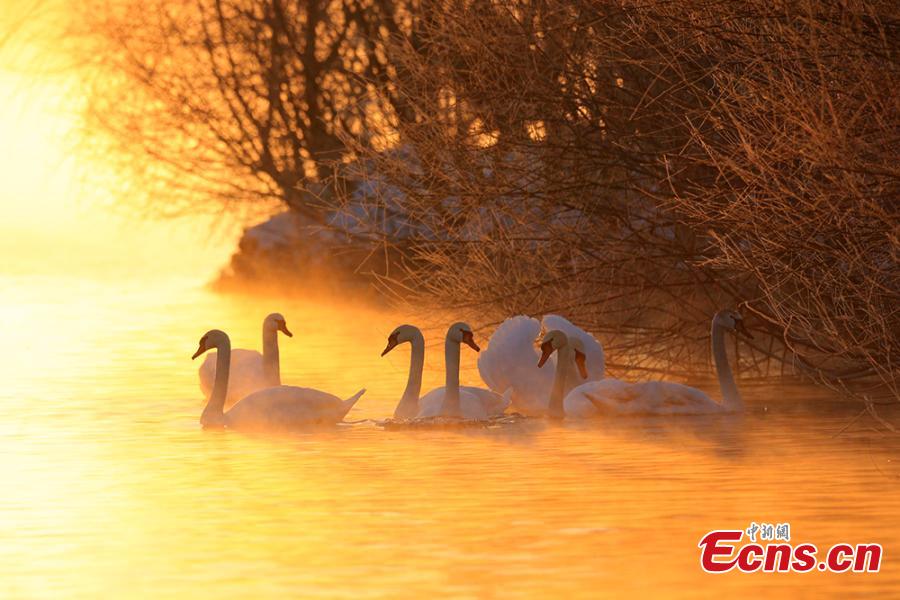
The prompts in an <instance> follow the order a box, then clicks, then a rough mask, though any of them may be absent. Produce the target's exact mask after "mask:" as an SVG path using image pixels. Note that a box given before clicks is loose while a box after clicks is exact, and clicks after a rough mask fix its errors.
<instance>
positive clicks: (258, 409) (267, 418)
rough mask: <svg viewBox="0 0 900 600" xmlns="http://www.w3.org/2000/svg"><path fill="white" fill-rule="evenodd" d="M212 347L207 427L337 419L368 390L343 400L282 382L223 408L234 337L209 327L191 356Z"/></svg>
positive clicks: (267, 425)
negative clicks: (213, 363) (213, 370)
mask: <svg viewBox="0 0 900 600" xmlns="http://www.w3.org/2000/svg"><path fill="white" fill-rule="evenodd" d="M213 348H215V349H216V351H217V352H216V354H217V356H216V379H215V381H214V382H213V389H212V394H210V397H209V401H208V402H207V403H206V408H204V409H203V414H202V415H200V424H201V425H203V427H204V428H205V427H230V428H232V429H251V430H265V429H267V430H273V429H282V430H283V429H291V428H295V427H298V426H301V425H308V424H310V423H337V422H338V421H341V420H342V419H343V418H344V416H345V415H346V414H347V413H348V412H349V411H350V409H351V408H353V405H354V404H356V401H357V400H359V397H360V396H362V395H363V394H364V393H365V391H366V390H365V389H362V390H360V391H358V392H356V393H355V394H354V395H353V396H351V397H350V398H348V399H347V400H341V399H340V398H338V397H337V396H333V395H332V394H328V393H326V392H321V391H319V390H314V389H310V388H301V387H295V386H290V385H280V386H276V387H270V388H265V389H262V390H258V391H256V392H253V393H252V394H250V395H249V396H247V397H246V398H243V399H242V400H240V401H238V402H237V404H235V405H234V406H233V407H231V409H230V410H229V411H228V412H224V407H225V398H226V397H227V394H228V372H229V370H230V368H231V340H229V339H228V335H227V334H226V333H225V332H223V331H219V330H218V329H213V330H211V331H207V332H206V334H205V335H204V336H203V337H202V338H200V345H199V347H198V348H197V351H196V352H195V353H194V356H192V357H191V359H195V358H197V357H198V356H200V355H201V354H203V353H204V352H206V351H207V350H211V349H213Z"/></svg>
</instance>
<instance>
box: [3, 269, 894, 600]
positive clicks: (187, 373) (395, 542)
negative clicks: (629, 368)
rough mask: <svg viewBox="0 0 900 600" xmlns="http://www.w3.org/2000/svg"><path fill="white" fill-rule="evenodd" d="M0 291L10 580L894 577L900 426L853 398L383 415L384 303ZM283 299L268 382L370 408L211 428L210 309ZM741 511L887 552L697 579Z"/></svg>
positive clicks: (170, 591) (303, 592)
mask: <svg viewBox="0 0 900 600" xmlns="http://www.w3.org/2000/svg"><path fill="white" fill-rule="evenodd" d="M0 289H2V291H3V294H2V296H0V340H2V344H3V346H4V347H6V348H7V349H14V351H9V350H7V351H6V352H5V353H4V354H3V357H4V360H3V361H2V363H0V378H2V381H3V385H2V386H0V477H2V484H3V485H2V491H0V597H22V598H34V597H45V596H65V597H85V598H87V597H99V596H103V597H154V598H156V597H196V596H203V597H219V598H225V597H233V598H247V597H286V596H287V597H328V598H331V597H346V598H396V597H435V596H446V597H476V596H479V597H585V598H586V597H622V596H624V595H626V594H629V595H631V594H636V593H651V592H652V593H653V594H655V595H660V594H661V595H671V596H676V597H714V596H718V595H720V594H722V593H724V592H742V593H751V592H754V593H755V592H760V591H766V592H767V593H770V594H776V595H779V596H784V597H795V596H804V595H806V596H809V597H821V596H825V595H833V596H835V597H846V595H847V594H848V592H853V593H861V592H871V593H878V594H879V595H884V594H886V593H888V592H891V593H894V594H896V593H898V585H900V568H898V564H900V563H898V560H897V558H896V557H897V556H898V554H897V553H898V551H900V539H898V532H900V510H898V508H900V501H898V492H897V490H898V474H900V469H898V468H897V464H896V462H894V461H896V458H897V456H898V452H897V450H898V444H897V440H896V437H893V438H891V437H887V438H886V437H883V436H881V435H879V434H877V433H875V432H872V431H870V430H867V429H866V428H864V427H858V426H853V427H851V428H850V429H849V430H848V431H847V432H845V433H843V434H841V435H837V436H836V435H835V434H837V433H838V432H839V431H840V430H841V429H842V427H843V426H844V425H845V424H847V422H848V421H849V420H850V418H851V417H852V415H853V414H855V409H840V408H833V407H832V408H828V407H827V405H824V404H822V403H821V401H813V400H814V399H813V398H811V397H806V396H804V395H802V394H798V393H797V392H796V391H787V390H779V389H769V390H758V391H754V392H750V393H748V394H747V395H748V400H749V401H750V403H751V407H750V409H749V410H748V411H747V413H746V414H744V415H742V416H737V417H709V418H681V419H652V418H647V419H635V418H630V419H619V420H606V421H599V422H590V423H584V422H582V423H578V422H576V423H565V424H561V425H560V424H551V423H546V422H543V421H540V420H535V421H528V422H524V423H518V424H515V425H510V426H507V427H499V428H496V429H490V430H462V431H384V430H382V429H381V428H379V427H377V426H376V425H374V424H372V423H371V422H367V421H364V420H365V419H375V418H383V417H385V416H388V415H390V413H391V411H392V409H393V405H394V404H395V402H396V401H397V400H398V398H399V395H400V393H401V392H402V388H403V384H404V382H405V377H406V369H407V360H408V352H407V351H406V350H405V349H398V350H395V351H394V352H393V353H391V354H390V355H389V356H388V357H385V358H380V357H379V354H380V351H381V349H382V348H383V346H384V342H385V339H386V336H387V334H388V333H389V332H390V330H391V329H392V328H393V326H394V325H396V324H397V321H398V317H396V316H392V315H389V314H386V313H381V312H379V311H377V310H374V309H371V308H364V307H358V306H354V305H352V304H350V303H344V302H343V301H329V302H317V301H310V302H301V301H293V302H288V301H285V300H281V301H274V300H257V301H249V300H245V299H243V300H242V299H240V298H227V297H220V296H215V295H212V294H210V293H208V292H205V291H202V290H199V289H196V288H192V287H191V286H187V285H183V284H180V283H170V284H167V285H162V284H159V285H157V286H156V287H155V288H154V289H147V287H145V286H142V285H138V284H135V283H131V284H127V283H111V282H90V281H86V280H84V279H82V278H65V277H62V276H56V277H53V278H51V279H47V278H41V277H27V276H16V277H13V276H7V277H3V278H2V279H0ZM276 309H277V310H280V311H282V312H283V313H284V314H285V315H286V317H287V319H288V323H289V325H290V327H291V329H292V330H293V332H294V334H295V335H294V337H293V338H292V339H286V338H282V342H281V349H282V351H281V357H282V363H283V367H282V373H283V379H284V380H285V381H286V382H288V383H296V384H303V385H310V386H315V387H320V388H322V389H325V390H328V391H331V392H334V393H336V394H338V395H340V396H348V395H350V394H351V393H353V392H354V391H356V390H357V389H358V388H360V387H363V386H365V387H367V388H368V390H369V391H368V393H367V394H366V395H365V396H364V397H363V399H362V400H361V401H360V402H359V404H358V405H357V409H355V410H354V411H353V412H351V414H350V415H349V416H348V419H349V420H353V421H361V420H362V421H363V422H361V423H356V424H353V425H342V426H337V427H331V428H325V429H317V430H311V431H308V432H303V433H298V434H296V435H290V436H251V435H244V434H241V433H237V432H230V431H223V432H218V431H203V430H201V429H200V427H199V425H198V416H199V413H200V410H201V408H202V399H201V395H200V392H199V388H198V385H197V375H196V368H197V366H198V365H197V363H196V362H191V360H190V355H191V353H192V352H193V351H194V350H195V348H196V343H197V340H198V338H199V337H200V336H201V335H202V334H203V333H204V332H205V331H206V330H207V329H209V328H211V327H222V328H224V329H227V330H228V331H229V332H230V334H231V336H232V339H233V341H234V344H235V345H236V346H239V347H254V348H258V347H259V342H260V340H259V330H260V321H261V319H262V317H263V316H264V315H265V314H266V313H267V312H268V311H270V310H276ZM481 337H483V335H482V336H481ZM436 339H437V336H436V335H435V333H434V332H431V335H430V340H429V342H430V344H429V351H428V360H429V364H428V373H427V376H426V388H427V387H429V386H430V385H433V384H435V383H437V382H438V381H439V380H440V376H441V373H440V366H441V365H440V363H441V357H440V344H439V343H438V344H437V345H434V341H435V340H436ZM401 348H403V347H401ZM469 354H472V353H469ZM469 358H470V359H471V357H469ZM468 366H469V367H471V363H469V365H468ZM463 379H464V380H468V381H470V382H474V381H476V372H474V371H472V370H471V369H467V370H465V371H464V374H463ZM820 400H821V399H820ZM751 521H756V522H771V523H776V522H778V523H782V522H790V524H791V533H792V540H793V542H794V543H795V544H798V543H801V542H812V543H816V544H818V546H819V547H820V549H821V548H827V547H828V546H830V545H831V544H834V543H837V542H845V541H846V542H850V543H861V542H879V543H881V544H883V545H884V548H885V552H884V560H883V567H882V572H881V573H878V574H855V575H854V574H822V573H810V574H804V575H799V574H791V575H767V574H762V573H757V574H753V575H744V574H739V573H729V574H725V575H718V576H713V575H706V574H704V573H703V572H702V571H701V569H700V566H699V550H698V548H697V542H698V541H699V539H700V538H701V537H702V536H703V535H704V534H705V533H706V532H707V531H709V530H711V529H714V528H743V527H746V526H747V525H748V524H749V523H750V522H751Z"/></svg>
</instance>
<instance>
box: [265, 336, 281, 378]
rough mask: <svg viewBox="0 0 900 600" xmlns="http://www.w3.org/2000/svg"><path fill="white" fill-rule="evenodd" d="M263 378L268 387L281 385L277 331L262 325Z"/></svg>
mask: <svg viewBox="0 0 900 600" xmlns="http://www.w3.org/2000/svg"><path fill="white" fill-rule="evenodd" d="M263 377H265V380H266V383H267V384H268V385H269V387H275V386H279V385H281V361H280V358H279V356H278V331H277V330H276V329H272V328H267V327H266V326H265V324H264V325H263Z"/></svg>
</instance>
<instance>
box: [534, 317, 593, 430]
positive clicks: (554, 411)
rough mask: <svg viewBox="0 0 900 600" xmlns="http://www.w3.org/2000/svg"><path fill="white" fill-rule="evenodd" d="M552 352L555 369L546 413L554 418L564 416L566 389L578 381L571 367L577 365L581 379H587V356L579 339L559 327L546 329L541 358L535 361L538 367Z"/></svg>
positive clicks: (542, 364)
mask: <svg viewBox="0 0 900 600" xmlns="http://www.w3.org/2000/svg"><path fill="white" fill-rule="evenodd" d="M554 352H556V355H557V359H556V369H555V371H554V374H553V389H552V390H551V391H550V397H549V398H548V404H547V415H548V416H550V417H551V418H554V419H562V418H563V417H565V411H564V409H563V400H564V397H565V395H566V390H570V389H572V388H574V387H576V386H578V384H579V383H580V382H579V381H578V379H576V377H575V370H574V369H573V368H572V367H578V374H579V375H581V378H582V379H587V376H588V372H587V365H586V360H587V357H586V356H585V353H584V344H583V342H582V341H581V339H579V338H569V336H567V335H566V334H565V333H563V332H562V331H560V330H559V329H554V330H553V331H548V332H547V333H546V334H545V335H544V337H543V339H542V340H541V358H540V360H538V363H537V366H538V368H539V369H540V368H542V367H543V366H544V365H545V364H546V363H547V359H549V358H550V355H552V354H553V353H554Z"/></svg>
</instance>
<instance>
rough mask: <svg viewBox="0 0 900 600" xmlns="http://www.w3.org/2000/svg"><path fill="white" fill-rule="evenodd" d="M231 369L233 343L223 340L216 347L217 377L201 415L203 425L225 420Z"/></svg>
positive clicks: (215, 423) (219, 423) (221, 422)
mask: <svg viewBox="0 0 900 600" xmlns="http://www.w3.org/2000/svg"><path fill="white" fill-rule="evenodd" d="M230 370H231V343H230V342H229V341H228V340H225V341H224V342H222V344H221V345H219V346H218V347H217V348H216V378H215V380H214V381H213V389H212V394H210V396H209V401H208V402H207V403H206V408H204V409H203V414H202V415H200V423H201V424H203V425H221V424H223V421H224V414H225V398H226V396H227V395H228V374H229V371H230Z"/></svg>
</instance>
